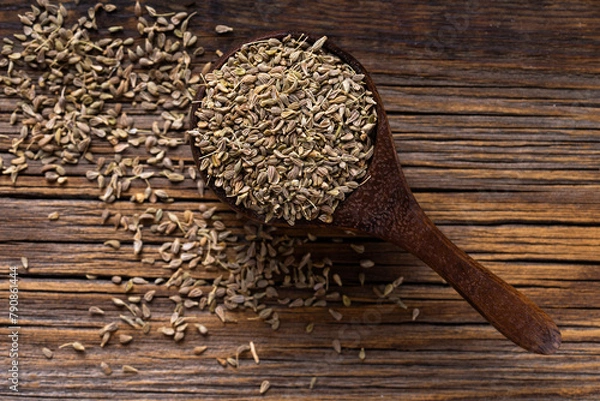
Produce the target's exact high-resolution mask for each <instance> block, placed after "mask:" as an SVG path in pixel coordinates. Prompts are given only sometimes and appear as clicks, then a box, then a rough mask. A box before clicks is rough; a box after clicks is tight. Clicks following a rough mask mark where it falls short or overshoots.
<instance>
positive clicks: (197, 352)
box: [194, 345, 208, 355]
mask: <svg viewBox="0 0 600 401" xmlns="http://www.w3.org/2000/svg"><path fill="white" fill-rule="evenodd" d="M207 349H208V347H207V346H206V345H201V346H199V347H194V355H201V354H203V353H204V351H206V350H207Z"/></svg>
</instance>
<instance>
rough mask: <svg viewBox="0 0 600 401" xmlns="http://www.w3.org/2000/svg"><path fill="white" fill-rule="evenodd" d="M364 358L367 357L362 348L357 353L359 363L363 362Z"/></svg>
mask: <svg viewBox="0 0 600 401" xmlns="http://www.w3.org/2000/svg"><path fill="white" fill-rule="evenodd" d="M366 357H367V354H366V352H365V349H364V348H361V349H360V352H359V353H358V358H359V359H360V360H361V361H364V360H365V358H366Z"/></svg>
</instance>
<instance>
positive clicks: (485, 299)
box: [192, 32, 561, 354]
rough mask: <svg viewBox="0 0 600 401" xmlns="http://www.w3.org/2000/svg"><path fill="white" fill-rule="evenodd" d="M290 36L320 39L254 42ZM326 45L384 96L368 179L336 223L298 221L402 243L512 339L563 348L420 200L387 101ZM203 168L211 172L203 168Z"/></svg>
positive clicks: (547, 322) (544, 350)
mask: <svg viewBox="0 0 600 401" xmlns="http://www.w3.org/2000/svg"><path fill="white" fill-rule="evenodd" d="M287 35H292V36H293V37H296V38H298V37H303V38H307V41H308V42H309V43H311V42H314V41H315V40H316V39H318V38H316V37H312V36H311V35H308V34H306V33H303V32H278V33H272V34H269V35H262V36H260V37H256V38H254V39H251V40H249V41H247V42H255V41H260V40H266V39H269V38H278V39H281V38H283V37H285V36H287ZM240 47H241V45H240V46H238V47H234V48H232V49H231V50H229V51H228V52H227V53H225V54H223V56H222V57H221V58H220V59H219V60H218V61H217V62H216V63H215V65H214V67H213V68H214V69H219V68H220V67H221V66H223V65H224V64H225V62H226V61H227V59H228V58H229V57H230V56H232V55H233V54H235V52H236V51H238V50H239V48H240ZM323 49H324V50H325V51H327V52H329V53H331V54H334V55H337V56H338V57H339V58H340V59H342V60H343V61H344V62H345V63H347V64H349V65H350V66H351V67H352V68H353V69H354V70H355V71H356V72H358V73H361V74H364V76H365V79H364V80H365V84H366V86H367V89H368V90H370V91H371V92H372V96H373V98H374V99H375V101H376V103H377V104H376V106H375V107H376V112H377V126H376V127H375V129H374V131H373V133H372V140H373V143H374V152H373V157H372V159H371V161H370V163H369V166H368V170H367V177H368V179H367V180H366V181H365V182H364V184H363V185H361V186H359V187H358V188H357V189H355V190H354V191H353V192H351V193H350V194H349V195H348V196H347V198H346V199H345V200H344V201H342V202H341V203H340V204H339V205H338V207H337V209H336V210H335V211H334V213H333V216H332V218H333V220H332V222H331V223H323V222H321V221H319V220H313V221H306V220H300V221H296V224H295V226H296V227H301V228H310V227H316V226H320V227H322V226H327V227H331V228H339V229H344V230H351V231H355V232H360V233H363V234H368V235H370V236H375V237H378V238H381V239H383V240H385V241H388V242H390V243H393V244H395V245H398V246H400V247H402V248H403V249H405V250H406V251H408V252H410V253H412V254H413V255H415V256H416V257H418V258H419V259H421V260H422V261H423V262H424V263H425V264H427V265H428V266H429V267H431V268H432V269H433V270H434V271H435V272H437V273H438V274H439V275H440V276H441V277H442V278H443V279H444V280H445V281H446V282H447V283H449V284H450V285H451V286H452V287H453V288H454V289H455V290H456V291H457V292H458V293H459V294H460V295H461V296H462V297H463V298H464V299H465V300H466V301H467V302H469V303H470V304H471V305H472V306H473V308H475V309H476V310H477V311H478V312H479V313H480V314H481V316H483V317H484V318H485V319H486V320H487V321H488V322H490V323H491V324H492V325H493V326H494V327H495V328H496V329H497V330H498V331H499V332H500V333H502V334H503V335H504V336H505V337H506V338H508V339H509V340H511V341H513V342H514V343H515V344H517V345H519V346H520V347H522V348H524V349H526V350H528V351H532V352H535V353H540V354H551V353H554V352H555V351H556V350H557V349H558V348H559V347H560V344H561V334H560V331H559V330H558V327H557V326H556V324H555V323H554V322H553V321H552V319H551V318H550V317H549V316H548V315H547V314H546V313H545V312H544V311H542V310H541V309H540V308H539V307H538V306H537V305H535V304H534V303H533V302H532V301H531V300H529V299H528V298H527V297H525V296H524V295H523V294H522V293H520V292H519V291H517V290H516V289H515V288H514V287H512V286H511V285H509V284H508V283H506V282H505V281H503V280H502V279H501V278H499V277H498V276H496V275H495V274H494V273H492V272H491V271H489V270H488V269H486V268H485V267H483V266H482V265H481V264H480V263H478V262H477V261H475V260H474V259H472V258H471V257H470V256H468V255H467V254H466V253H465V252H464V251H462V250H461V249H459V248H458V247H457V246H456V245H454V244H453V243H452V242H451V241H450V240H449V239H448V238H447V237H446V236H445V235H444V234H443V233H442V232H441V231H440V230H439V229H438V228H437V227H436V226H435V224H434V223H433V222H432V221H431V220H430V219H429V218H428V217H427V216H426V215H425V213H424V212H423V210H422V209H421V207H420V206H419V204H418V203H417V201H416V199H415V197H414V195H413V194H412V192H411V190H410V188H409V186H408V183H407V181H406V179H405V177H404V174H403V173H402V167H401V165H400V161H399V159H398V154H397V152H396V149H395V146H394V141H393V138H392V132H391V129H390V125H389V122H388V119H387V116H386V113H385V110H384V108H383V102H382V100H381V97H380V96H379V93H378V92H377V88H376V86H375V84H374V83H373V80H372V78H371V77H370V75H369V74H368V72H367V71H366V70H365V68H364V67H363V66H362V65H361V64H360V63H359V62H358V61H357V60H356V59H355V58H354V57H353V56H352V55H350V54H349V53H347V52H345V51H343V50H342V49H340V48H339V47H337V46H335V45H334V44H332V43H331V41H329V40H327V41H326V42H325V44H324V45H323ZM203 97H204V87H201V89H200V90H199V93H198V100H201V99H202V98H203ZM198 104H199V102H196V103H195V104H194V107H193V109H192V127H195V126H196V124H197V118H196V116H195V112H196V109H197V107H198ZM192 153H193V156H194V160H195V161H196V163H197V165H198V167H199V166H200V159H201V157H202V155H201V154H200V151H199V149H197V147H196V146H195V145H194V144H193V143H192ZM201 174H202V175H204V173H203V172H202V171H201ZM205 178H208V177H205ZM208 182H209V186H210V188H211V189H212V190H213V191H214V192H215V194H216V195H217V196H218V197H219V198H220V199H221V200H222V201H223V202H224V203H226V204H228V205H229V206H230V207H231V208H232V209H234V210H235V211H237V212H238V213H240V214H242V215H244V216H246V217H248V218H250V219H252V220H255V221H258V222H262V223H264V221H265V220H264V217H263V216H261V215H258V214H256V213H255V212H253V211H251V210H249V209H246V208H244V207H243V206H240V205H235V202H234V198H229V197H227V196H226V194H225V191H224V190H223V189H222V188H219V187H216V186H214V185H211V181H210V180H208ZM269 224H274V225H278V226H286V227H289V224H288V223H286V222H285V221H283V220H276V221H270V222H269Z"/></svg>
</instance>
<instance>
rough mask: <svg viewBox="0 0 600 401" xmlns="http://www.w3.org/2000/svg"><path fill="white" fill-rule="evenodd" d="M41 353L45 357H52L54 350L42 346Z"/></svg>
mask: <svg viewBox="0 0 600 401" xmlns="http://www.w3.org/2000/svg"><path fill="white" fill-rule="evenodd" d="M42 353H43V354H44V356H45V357H46V359H52V357H53V356H54V352H52V350H50V348H46V347H44V348H42Z"/></svg>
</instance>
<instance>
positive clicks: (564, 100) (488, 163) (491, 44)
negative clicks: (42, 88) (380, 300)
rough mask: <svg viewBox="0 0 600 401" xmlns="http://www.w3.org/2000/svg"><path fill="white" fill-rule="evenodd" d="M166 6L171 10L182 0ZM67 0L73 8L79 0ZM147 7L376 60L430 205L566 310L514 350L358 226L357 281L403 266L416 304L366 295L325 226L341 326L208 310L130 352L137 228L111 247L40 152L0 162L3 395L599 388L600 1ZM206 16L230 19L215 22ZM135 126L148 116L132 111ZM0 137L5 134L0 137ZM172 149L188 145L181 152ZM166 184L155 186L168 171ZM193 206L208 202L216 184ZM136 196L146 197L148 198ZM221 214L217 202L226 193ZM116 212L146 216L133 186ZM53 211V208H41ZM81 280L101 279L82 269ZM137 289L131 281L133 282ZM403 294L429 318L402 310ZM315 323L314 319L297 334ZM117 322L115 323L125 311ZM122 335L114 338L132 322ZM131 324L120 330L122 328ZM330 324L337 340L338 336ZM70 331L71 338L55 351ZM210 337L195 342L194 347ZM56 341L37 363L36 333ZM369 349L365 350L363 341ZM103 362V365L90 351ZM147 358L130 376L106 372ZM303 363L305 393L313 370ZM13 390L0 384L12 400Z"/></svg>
mask: <svg viewBox="0 0 600 401" xmlns="http://www.w3.org/2000/svg"><path fill="white" fill-rule="evenodd" d="M114 3H115V4H117V5H118V6H119V7H120V9H121V10H122V11H121V13H120V14H118V15H117V16H115V18H116V19H118V23H119V24H122V25H125V26H126V27H128V29H130V28H131V27H133V26H134V25H133V24H134V22H135V19H134V18H133V4H134V2H133V1H125V0H119V1H115V2H114ZM176 3H177V4H176ZM66 4H67V6H68V8H69V10H79V11H80V12H85V10H86V9H87V7H88V6H90V5H93V2H85V1H82V2H81V5H80V6H75V5H74V4H73V3H66ZM148 4H152V5H154V6H155V7H157V9H159V10H164V11H168V10H175V11H180V10H196V11H198V15H197V16H196V17H195V18H194V20H193V21H195V23H194V24H195V25H194V26H193V30H194V31H195V33H197V34H198V35H199V36H200V40H201V41H202V44H203V46H204V47H205V48H206V55H205V56H203V57H202V58H201V59H200V61H199V65H201V64H202V63H204V62H206V61H210V60H212V59H215V55H214V54H215V53H214V52H215V50H216V49H223V50H225V49H227V48H228V46H230V45H231V44H232V43H234V42H239V41H240V40H243V38H246V37H251V36H254V35H256V34H259V33H264V32H267V31H270V30H280V29H303V30H307V31H309V32H313V33H315V34H319V35H320V34H326V35H328V36H329V37H330V38H331V39H332V40H334V41H335V42H336V43H337V44H338V45H340V46H341V47H343V48H344V49H346V50H348V51H349V52H350V53H352V54H354V55H355V56H356V58H357V59H358V60H360V61H361V62H362V63H363V64H364V65H365V66H366V68H367V69H368V70H370V71H371V72H372V74H373V77H374V80H375V82H376V84H377V86H378V88H379V90H380V93H381V95H382V98H383V101H384V103H385V107H386V109H387V110H388V112H389V116H390V123H391V126H392V129H393V132H394V137H395V142H396V146H397V149H398V151H399V154H400V159H401V161H402V163H403V166H404V171H405V174H406V177H407V179H408V182H409V184H410V185H411V187H412V188H413V190H414V192H415V194H416V197H417V199H418V200H419V202H420V203H421V205H422V206H423V208H424V209H425V211H426V212H427V213H428V215H429V216H430V217H431V218H432V219H433V220H434V221H435V222H436V223H437V224H438V225H439V226H440V227H441V229H442V231H444V232H445V233H446V234H447V235H448V236H449V237H450V238H451V239H452V240H453V241H454V242H456V243H457V244H458V245H459V246H460V247H462V248H463V249H465V250H466V251H467V252H468V253H469V254H471V255H472V256H473V257H474V258H475V259H477V260H479V261H480V262H482V263H483V264H484V265H486V266H488V267H489V268H490V269H492V270H493V271H494V272H496V273H497V274H498V275H500V276H501V277H503V278H504V279H506V280H507V281H508V282H509V283H511V284H513V285H515V286H516V287H518V288H520V289H521V290H522V291H523V292H524V293H526V294H527V295H528V296H530V297H531V298H532V299H533V300H534V301H536V302H537V303H539V304H540V305H541V306H542V308H544V309H545V310H546V311H547V312H548V313H549V314H550V315H551V316H552V317H553V318H554V319H555V320H556V322H557V323H558V325H559V327H560V328H561V330H562V333H563V340H564V343H563V346H562V348H561V349H560V350H559V352H558V353H557V354H555V355H552V356H538V355H533V354H529V353H526V352H525V351H523V350H521V349H519V348H517V347H516V346H514V345H513V344H512V343H510V342H509V341H507V340H505V339H504V338H503V337H502V336H501V335H500V334H498V333H497V332H496V331H495V330H494V329H493V328H491V327H490V326H489V325H488V324H486V323H485V322H484V321H483V320H482V318H480V317H479V315H478V314H477V313H476V312H474V311H473V310H472V309H471V308H470V307H469V306H468V304H467V303H466V302H465V301H463V300H462V299H461V298H460V297H459V296H458V295H457V294H456V293H455V292H454V291H453V290H452V289H451V288H449V287H448V286H446V285H444V284H443V282H442V281H441V280H440V279H439V278H438V277H437V276H436V275H435V274H434V273H433V272H432V271H430V270H429V269H428V268H427V267H426V266H424V265H423V264H422V263H421V262H419V261H418V260H416V259H415V258H414V257H412V256H411V255H408V254H406V253H405V252H403V251H402V250H401V249H397V248H395V247H393V246H390V245H387V244H385V243H381V242H380V241H377V240H373V239H369V238H364V239H361V242H363V243H365V244H366V247H367V255H368V256H369V257H371V258H372V259H373V260H374V261H375V262H376V263H377V265H378V266H377V267H376V268H373V269H371V270H370V271H369V272H368V274H367V282H368V284H377V283H386V282H389V281H391V280H393V279H395V278H396V277H398V276H400V275H402V276H404V278H405V283H404V284H403V285H402V286H401V289H400V295H401V296H402V298H403V300H404V302H405V303H406V304H407V305H408V306H409V309H408V310H406V311H404V310H401V309H398V308H396V309H394V308H391V307H388V306H381V305H379V306H378V305H377V303H376V298H375V296H374V295H373V294H372V293H370V292H369V291H367V289H368V288H369V287H368V286H366V287H365V288H362V289H361V288H360V286H359V284H358V281H357V279H356V273H357V269H356V268H353V267H352V266H354V265H355V263H356V260H355V259H356V258H357V256H356V255H355V254H353V253H352V252H351V251H350V249H349V248H348V247H344V246H340V245H338V244H335V243H332V242H331V238H338V237H344V235H343V234H342V233H337V232H327V231H323V232H319V233H318V234H319V235H320V237H321V239H320V240H319V241H318V243H317V244H315V245H314V249H313V252H322V253H325V254H326V253H330V254H332V258H333V259H334V260H335V261H336V263H337V264H338V266H339V267H338V268H336V272H337V273H339V274H340V275H341V276H342V279H344V281H345V286H344V290H345V291H347V293H349V294H352V295H353V296H354V297H355V299H358V301H355V302H354V303H353V305H352V307H351V308H346V309H344V310H343V312H344V319H343V320H342V321H341V322H334V321H333V319H331V317H330V316H329V314H328V313H327V310H326V309H323V310H321V309H314V308H310V309H294V310H289V309H287V308H282V309H281V311H280V315H281V319H282V325H281V328H280V329H279V330H278V331H276V332H273V331H271V330H270V329H269V328H268V327H266V326H265V325H264V324H262V323H260V322H256V321H248V322H244V323H243V324H237V325H227V326H224V325H223V324H221V323H220V321H219V320H218V319H217V318H216V317H214V316H209V315H208V314H204V315H202V319H203V321H204V322H205V324H206V326H207V327H208V328H209V330H210V335H209V336H208V337H207V338H201V337H200V336H192V335H190V336H188V337H187V338H186V339H185V340H184V341H183V342H182V343H180V344H175V343H173V342H172V341H171V340H170V339H168V338H165V337H164V336H163V335H162V334H160V333H157V332H156V331H155V330H153V331H152V332H151V333H150V334H149V335H147V336H144V335H141V334H139V333H138V334H135V333H134V334H135V338H134V340H133V342H132V343H131V344H129V345H126V346H122V345H118V344H116V343H114V342H113V343H111V345H109V346H108V347H106V348H104V349H101V348H100V347H99V346H98V337H97V329H98V328H100V327H102V326H103V325H104V324H105V323H106V322H107V320H108V319H106V318H101V317H90V316H89V315H88V313H87V309H88V308H89V307H90V306H91V305H98V306H100V307H102V308H104V309H105V310H106V311H107V314H110V315H111V316H118V311H117V309H116V308H114V307H111V305H110V298H111V297H113V296H119V297H122V296H123V289H122V287H118V286H116V285H114V284H112V283H111V282H110V279H109V278H110V277H111V276H112V275H115V274H119V275H122V276H124V277H131V276H144V277H148V278H153V277H159V276H161V275H164V274H165V273H164V272H163V271H160V269H157V268H153V267H149V266H147V265H142V264H140V263H139V261H137V260H136V259H135V258H134V257H133V255H132V254H131V243H130V242H129V244H128V245H126V246H124V247H123V248H122V249H121V250H120V251H118V252H117V251H114V252H106V247H104V246H103V245H102V243H103V242H104V241H105V240H107V239H111V238H118V239H121V240H123V241H124V243H125V244H127V241H128V240H129V241H130V239H131V238H130V236H128V235H126V234H124V233H122V232H118V233H115V232H114V230H113V228H112V227H111V226H101V225H100V224H99V222H100V213H101V210H102V208H103V205H102V203H101V202H100V201H98V200H97V194H96V191H95V190H94V189H93V186H92V184H90V183H89V182H88V181H87V180H86V179H85V176H84V174H85V171H86V170H87V169H88V167H87V166H85V165H83V164H82V165H80V166H78V167H76V168H74V169H71V170H70V176H69V182H68V185H66V186H65V187H59V186H55V185H48V184H46V183H45V181H44V180H43V178H42V177H41V174H40V171H39V166H38V168H37V169H36V167H35V166H32V167H31V168H30V169H29V170H27V172H26V173H25V174H24V175H23V176H21V177H20V178H19V181H18V185H17V186H12V185H11V183H10V180H9V178H8V177H6V176H0V205H1V212H0V266H1V267H2V276H1V277H2V281H1V282H0V289H1V290H2V297H1V299H2V302H1V304H2V305H1V306H0V316H1V320H0V321H2V323H3V325H4V326H3V327H4V328H3V331H2V334H6V330H5V327H6V326H5V325H6V324H7V320H6V315H7V309H8V301H7V296H6V294H7V292H6V289H7V287H8V279H7V275H6V274H7V272H8V267H9V266H11V265H13V266H14V265H19V264H20V257H21V256H26V257H28V258H29V263H30V268H29V271H27V272H24V271H23V270H21V271H20V273H21V275H20V279H21V281H20V283H19V289H20V303H21V308H20V325H21V331H20V334H21V336H20V342H19V346H20V363H21V371H20V380H21V383H20V393H19V397H15V395H14V394H12V393H11V392H10V391H9V390H8V383H7V381H6V380H5V379H4V377H5V376H6V375H7V373H6V371H5V367H6V366H7V365H6V363H7V362H8V358H7V357H6V355H7V352H8V340H7V338H6V336H4V335H3V336H2V339H1V340H0V349H1V350H2V351H1V352H2V358H3V359H2V361H3V362H2V365H1V366H2V369H1V371H2V372H3V373H2V374H0V378H1V379H2V380H0V396H2V397H4V398H3V399H7V398H9V399H30V400H36V399H73V400H87V399H90V400H101V399H119V400H121V399H122V400H142V399H144V400H155V399H156V400H158V399H161V400H198V399H241V398H244V399H250V398H254V397H257V398H258V397H260V396H259V395H258V388H259V385H260V383H261V382H262V381H263V380H265V379H266V380H269V381H270V382H271V385H272V387H271V389H270V390H269V392H268V393H267V394H266V395H264V396H263V397H264V398H265V399H297V400H309V399H310V400H364V399H379V398H381V399H399V400H534V399H535V400H538V399H539V400H566V399H578V400H597V399H599V397H600V308H599V307H598V305H600V287H599V286H598V282H599V280H600V269H599V264H600V252H599V250H600V217H599V216H600V196H599V195H600V114H599V111H600V78H599V76H598V74H600V8H599V7H598V4H597V3H596V2H592V1H589V2H586V1H573V2H558V1H553V0H550V1H543V2H533V1H530V2H516V1H503V2H496V1H489V2H488V1H478V0H471V1H468V0H465V1H456V2H451V5H450V4H447V2H442V1H428V2H421V1H411V0H406V1H355V0H353V1H341V0H319V1H303V2H295V1H290V0H261V1H256V2H248V1H236V0H223V1H216V0H213V1H201V0H196V1H193V0H186V1H183V2H177V1H172V2H169V3H168V4H167V2H165V4H161V2H158V1H150V2H149V3H148ZM28 9H29V4H27V2H22V1H20V0H19V1H17V0H2V1H1V2H0V21H1V22H0V36H2V37H4V36H8V35H10V34H11V33H12V32H14V31H15V30H16V29H18V28H19V27H20V24H19V22H18V18H17V13H22V12H24V11H26V10H28ZM216 24H227V25H230V26H232V27H233V28H234V32H233V33H231V34H227V35H222V36H217V35H216V34H215V33H214V30H213V29H214V26H215V25H216ZM12 102H14V100H13V99H9V98H6V97H4V95H0V116H1V118H0V134H2V135H0V154H1V155H2V156H5V155H6V154H7V153H6V150H7V149H8V148H9V146H10V137H11V136H12V135H15V134H16V133H17V132H18V126H17V127H15V126H11V125H9V124H8V118H9V114H10V113H11V111H12ZM140 118H141V119H142V120H143V117H140ZM5 135H6V136H7V137H5ZM181 152H182V153H181V154H179V155H177V156H178V157H182V158H184V159H185V160H186V161H187V162H189V161H190V158H191V156H190V154H189V153H188V152H187V149H185V150H184V149H182V151H181ZM163 184H164V185H165V187H166V183H163ZM169 191H170V192H171V193H172V194H173V195H174V196H175V198H176V202H175V203H174V204H173V205H171V209H170V210H175V211H183V210H185V209H186V208H191V209H196V207H197V204H198V202H199V200H198V199H197V196H196V192H195V189H194V188H193V186H191V185H187V186H186V185H178V186H174V187H173V188H169ZM203 202H209V203H215V202H216V200H215V199H214V198H213V197H212V195H211V194H210V193H209V194H208V195H207V198H206V199H205V200H203ZM144 207H145V206H144ZM219 207H220V208H222V206H219ZM112 209H113V210H123V211H133V210H134V209H135V210H143V207H137V208H136V206H134V205H132V204H130V203H129V202H127V201H123V202H120V203H118V204H116V205H114V206H112ZM53 211H59V212H60V214H61V218H60V219H59V220H58V221H56V222H50V221H48V219H47V216H48V214H49V213H51V212H53ZM86 274H94V275H98V276H99V278H98V279H97V280H87V279H86V277H85V275H86ZM143 290H144V288H143V287H140V288H139V291H141V292H143ZM158 295H159V298H158V299H157V300H155V301H154V303H153V306H152V310H153V316H154V317H153V320H155V321H156V322H157V326H159V325H161V323H163V322H166V321H168V317H169V315H170V313H171V311H172V304H171V303H170V301H168V300H166V297H167V296H169V295H170V294H168V291H166V290H165V291H163V292H162V293H161V292H160V291H159V294H158ZM412 308H419V309H420V311H421V313H420V315H419V317H418V318H417V320H416V321H415V322H412V321H411V311H412ZM311 321H312V322H315V330H314V332H313V333H312V334H311V335H308V334H306V333H305V332H304V327H305V325H306V323H308V322H311ZM121 326H122V327H123V325H121ZM121 332H128V331H127V330H126V329H123V330H121ZM131 332H132V333H133V330H131ZM335 338H340V340H341V342H342V346H343V347H344V349H343V352H342V354H341V355H337V354H336V353H335V352H334V351H333V349H332V347H331V342H332V340H334V339H335ZM250 340H252V341H254V342H255V343H256V345H257V349H258V353H259V355H260V357H261V363H260V365H255V364H254V362H252V360H251V358H250V356H249V355H245V356H244V358H243V359H242V361H241V366H240V368H238V369H232V368H226V369H225V368H223V367H221V366H220V365H219V364H218V363H217V362H216V361H215V358H216V357H223V356H227V355H228V354H231V353H232V352H235V349H236V348H237V347H238V346H239V345H241V344H242V343H247V342H248V341H250ZM68 341H81V342H82V343H84V344H85V345H86V346H87V351H86V352H85V353H84V354H77V353H75V352H74V351H73V350H67V349H63V350H57V347H58V345H60V344H62V343H64V342H68ZM198 345H207V346H208V347H209V349H208V350H207V351H206V353H205V354H204V355H202V356H194V355H193V354H192V353H191V350H192V349H193V347H195V346H198ZM44 346H47V347H49V348H51V349H53V350H54V351H55V356H54V358H53V359H52V360H47V359H46V358H44V357H43V355H42V353H41V348H42V347H44ZM361 347H364V348H365V349H366V355H367V357H366V359H365V360H364V361H362V362H361V361H360V360H359V358H358V352H359V349H360V348H361ZM103 360H104V361H107V362H108V363H109V364H110V365H111V367H112V368H113V370H114V373H113V374H112V375H111V376H108V377H107V376H105V375H104V374H102V372H101V371H100V368H99V364H100V362H101V361H103ZM123 364H129V365H132V366H135V367H136V368H138V369H139V371H140V372H139V373H138V374H137V375H131V374H129V375H128V374H123V373H122V372H121V371H120V366H121V365H123ZM313 377H317V381H316V384H315V385H314V388H313V389H312V390H311V389H309V385H310V382H311V379H312V378H313ZM11 397H12V398H11Z"/></svg>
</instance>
